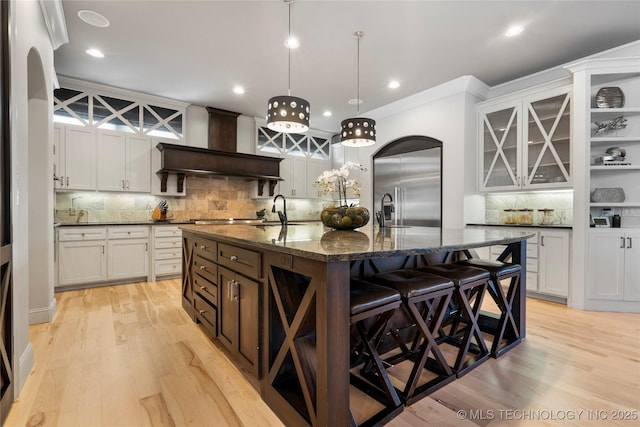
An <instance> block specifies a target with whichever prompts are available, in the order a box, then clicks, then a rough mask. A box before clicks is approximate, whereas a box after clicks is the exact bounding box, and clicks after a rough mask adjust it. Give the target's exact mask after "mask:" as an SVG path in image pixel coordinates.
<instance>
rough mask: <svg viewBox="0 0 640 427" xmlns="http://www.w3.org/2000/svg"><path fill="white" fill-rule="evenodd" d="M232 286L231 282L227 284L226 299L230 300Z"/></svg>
mask: <svg viewBox="0 0 640 427" xmlns="http://www.w3.org/2000/svg"><path fill="white" fill-rule="evenodd" d="M232 286H233V280H229V281H228V282H227V299H228V300H230V299H231V287H232Z"/></svg>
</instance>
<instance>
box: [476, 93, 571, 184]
mask: <svg viewBox="0 0 640 427" xmlns="http://www.w3.org/2000/svg"><path fill="white" fill-rule="evenodd" d="M570 112H571V93H570V88H569V87H559V88H554V89H549V90H545V91H541V92H535V93H531V94H529V95H526V94H523V95H522V96H520V97H515V98H514V97H508V98H507V99H506V100H504V101H500V100H498V101H496V100H492V101H490V102H487V103H483V104H482V105H481V106H480V107H479V108H478V129H479V149H480V154H479V161H480V165H479V166H480V167H479V173H480V174H479V190H480V191H504V190H522V189H541V188H558V187H560V188H563V187H570V186H571V119H570Z"/></svg>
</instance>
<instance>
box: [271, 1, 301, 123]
mask: <svg viewBox="0 0 640 427" xmlns="http://www.w3.org/2000/svg"><path fill="white" fill-rule="evenodd" d="M294 1H295V0H284V2H285V3H286V4H287V5H288V6H289V38H288V39H287V47H288V49H289V68H288V70H289V91H288V92H287V95H280V96H274V97H272V98H271V99H269V104H268V105H267V127H268V128H269V129H271V130H273V131H275V132H281V133H303V132H306V131H308V130H309V111H310V105H309V102H308V101H307V100H305V99H302V98H298V97H295V96H291V49H292V47H291V46H290V44H289V41H290V40H291V5H292V4H293V3H294Z"/></svg>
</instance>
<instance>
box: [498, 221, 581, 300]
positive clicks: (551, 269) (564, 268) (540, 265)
mask: <svg viewBox="0 0 640 427" xmlns="http://www.w3.org/2000/svg"><path fill="white" fill-rule="evenodd" d="M500 229H501V230H508V231H526V232H534V233H535V235H534V236H533V237H531V238H530V239H528V240H527V274H526V280H527V292H529V293H531V294H532V296H536V295H540V296H543V295H549V296H552V297H560V298H567V297H568V296H569V289H570V283H571V278H570V275H569V271H570V265H571V264H570V263H571V250H570V247H571V232H570V231H569V230H549V229H543V228H539V229H535V228H526V229H525V228H521V227H518V228H516V227H514V228H508V229H505V227H501V228H500ZM503 249H504V246H492V247H491V255H492V256H493V258H496V257H497V256H498V255H500V254H501V253H502V250H503Z"/></svg>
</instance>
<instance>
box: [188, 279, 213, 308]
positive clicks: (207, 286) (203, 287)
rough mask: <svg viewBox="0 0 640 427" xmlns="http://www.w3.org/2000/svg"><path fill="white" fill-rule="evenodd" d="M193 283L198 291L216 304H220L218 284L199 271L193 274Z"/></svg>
mask: <svg viewBox="0 0 640 427" xmlns="http://www.w3.org/2000/svg"><path fill="white" fill-rule="evenodd" d="M193 285H194V286H193V287H194V290H195V291H196V292H198V293H199V294H200V295H201V296H203V297H204V298H206V299H207V300H209V302H210V303H211V304H213V305H214V306H217V305H218V287H217V286H216V285H214V284H213V283H211V282H210V281H208V280H207V279H206V278H205V277H202V276H201V275H200V274H198V273H196V274H194V275H193Z"/></svg>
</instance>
